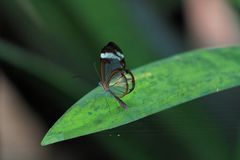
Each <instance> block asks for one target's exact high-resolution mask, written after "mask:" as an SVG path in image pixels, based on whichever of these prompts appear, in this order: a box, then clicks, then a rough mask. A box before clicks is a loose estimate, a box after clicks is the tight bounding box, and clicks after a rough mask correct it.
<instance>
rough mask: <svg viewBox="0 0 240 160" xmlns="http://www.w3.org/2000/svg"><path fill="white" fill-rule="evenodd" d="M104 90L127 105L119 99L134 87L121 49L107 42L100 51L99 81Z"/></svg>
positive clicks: (121, 102)
mask: <svg viewBox="0 0 240 160" xmlns="http://www.w3.org/2000/svg"><path fill="white" fill-rule="evenodd" d="M99 84H100V85H101V86H102V87H103V89H104V90H105V91H106V92H109V93H110V94H111V95H112V96H113V97H114V98H115V99H116V100H117V101H118V103H119V104H120V106H122V107H123V108H125V109H127V108H128V105H127V104H126V103H125V102H123V101H122V100H121V98H122V97H124V96H125V95H127V94H129V93H130V92H132V91H133V89H134V88H135V80H134V76H133V74H132V72H131V71H130V70H129V69H127V68H126V62H125V58H124V55H123V53H122V50H121V49H120V48H119V47H118V46H117V45H116V44H115V43H114V42H109V43H108V44H107V45H106V46H105V47H103V49H102V50H101V53H100V82H99Z"/></svg>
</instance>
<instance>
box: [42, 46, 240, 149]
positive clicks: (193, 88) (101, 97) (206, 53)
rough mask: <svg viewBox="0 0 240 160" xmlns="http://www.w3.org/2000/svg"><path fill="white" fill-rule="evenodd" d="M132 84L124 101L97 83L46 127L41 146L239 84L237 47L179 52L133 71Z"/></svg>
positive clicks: (239, 66)
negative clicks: (51, 125) (122, 106)
mask: <svg viewBox="0 0 240 160" xmlns="http://www.w3.org/2000/svg"><path fill="white" fill-rule="evenodd" d="M133 74H134V75H135V78H136V88H135V90H134V91H133V92H132V93H130V94H129V95H127V96H125V97H124V98H122V99H123V101H125V102H126V103H127V104H128V105H129V109H127V110H125V109H123V108H121V107H120V106H119V104H118V103H117V102H116V100H115V99H114V98H112V97H111V96H109V94H108V93H107V92H104V91H103V89H102V88H101V87H97V88H96V89H94V90H93V91H91V92H89V93H88V94H87V95H85V96H84V97H83V98H81V99H80V100H79V101H78V102H76V103H75V104H74V105H73V106H72V107H71V108H70V109H69V110H68V111H67V112H66V113H65V114H64V115H63V116H62V117H61V118H60V119H59V120H58V121H57V122H56V124H55V125H54V126H53V127H52V128H51V129H50V130H49V131H48V133H47V134H46V136H45V137H44V139H43V141H42V143H41V144H42V145H48V144H51V143H55V142H59V141H63V140H67V139H70V138H74V137H78V136H83V135H87V134H90V133H94V132H98V131H102V130H106V129H111V128H114V127H117V126H120V125H124V124H127V123H130V122H133V121H135V120H138V119H140V118H143V117H146V116H148V115H151V114H154V113H157V112H159V111H162V110H165V109H167V108H171V107H174V106H176V105H178V104H181V103H184V102H187V101H190V100H193V99H196V98H198V97H202V96H205V95H208V94H210V93H215V92H219V91H221V90H224V89H227V88H231V87H234V86H239V85H240V47H230V48H219V49H204V50H197V51H192V52H188V53H185V54H179V55H176V56H173V57H170V58H167V59H164V60H160V61H157V62H154V63H151V64H148V65H145V66H143V67H140V68H138V69H135V70H133Z"/></svg>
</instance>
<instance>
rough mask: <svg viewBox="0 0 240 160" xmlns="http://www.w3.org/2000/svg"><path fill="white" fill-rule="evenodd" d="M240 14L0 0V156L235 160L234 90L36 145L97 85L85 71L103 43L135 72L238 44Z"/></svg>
mask: <svg viewBox="0 0 240 160" xmlns="http://www.w3.org/2000/svg"><path fill="white" fill-rule="evenodd" d="M239 11H240V2H239V1H238V0H231V1H230V0H201V1H199V0H182V1H180V0H176V1H158V0H149V1H148V0H131V1H127V0H122V1H120V0H119V1H113V0H105V1H97V0H96V1H94V0H92V1H89V0H70V1H67V0H59V1H54V0H12V1H9V0H1V1H0V107H1V111H0V117H1V120H0V122H1V126H0V127H1V128H0V136H1V137H0V138H1V139H0V145H1V146H0V156H1V157H0V158H1V159H3V160H15V159H16V160H28V159H29V160H31V159H34V160H35V159H41V160H42V159H59V160H61V159H69V160H76V159H137V160H142V159H143V160H145V159H150V160H151V159H168V160H175V159H179V160H180V159H184V160H188V159H189V160H214V159H216V160H221V159H222V160H237V159H240V126H239V122H240V116H239V115H240V109H239V107H240V99H239V95H240V88H239V87H237V88H233V89H229V90H226V91H223V92H220V93H216V94H213V95H210V96H207V97H204V98H200V99H197V100H194V101H192V102H189V103H185V104H183V105H180V106H178V107H175V108H173V109H169V110H166V111H163V112H160V113H158V114H155V115H152V116H149V117H146V118H144V119H141V120H138V121H136V122H133V123H130V124H128V125H124V126H121V127H118V128H115V129H111V130H107V131H103V132H100V133H95V134H92V135H88V136H83V137H80V138H75V139H72V140H68V141H64V142H60V143H56V144H53V145H50V146H46V147H41V146H40V141H41V139H42V138H43V136H44V134H45V133H46V132H47V130H48V129H49V128H50V127H51V126H52V125H53V124H54V122H55V121H56V120H57V119H58V118H59V117H60V116H61V115H62V114H63V113H64V112H65V111H66V110H67V109H68V108H69V107H70V106H71V105H72V104H73V103H74V102H76V101H77V100H78V99H80V98H81V97H82V96H83V95H84V94H86V93H88V92H89V91H90V90H92V89H93V88H95V87H96V86H97V85H98V76H97V74H96V72H95V70H94V67H93V64H94V63H97V65H98V64H99V62H98V60H99V51H100V50H101V48H102V47H103V46H104V45H105V44H106V43H107V42H108V41H114V42H116V43H117V44H118V45H119V46H120V47H121V48H122V50H123V51H124V54H125V56H126V57H127V58H126V61H127V64H128V66H129V67H130V68H131V69H134V68H136V67H139V66H141V65H143V64H146V63H150V62H152V61H154V60H158V59H163V58H165V57H169V56H171V55H174V54H177V53H180V52H184V51H187V50H191V49H196V48H204V47H216V46H221V47H222V46H228V45H234V44H238V43H239V42H240V28H239V25H240V23H239ZM239 61H240V60H239ZM76 75H77V76H78V78H74V77H75V76H76ZM163 94H164V93H163Z"/></svg>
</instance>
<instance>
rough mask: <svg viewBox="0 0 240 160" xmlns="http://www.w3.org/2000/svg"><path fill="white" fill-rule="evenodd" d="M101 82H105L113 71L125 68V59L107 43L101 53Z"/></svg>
mask: <svg viewBox="0 0 240 160" xmlns="http://www.w3.org/2000/svg"><path fill="white" fill-rule="evenodd" d="M100 62H101V68H100V73H101V77H100V78H101V82H102V83H104V82H107V81H108V80H109V79H110V77H111V74H112V72H113V71H114V70H118V69H121V68H125V59H124V56H123V54H122V51H121V49H120V48H119V47H118V46H117V45H116V44H115V43H113V42H109V43H108V44H107V45H106V46H105V47H104V48H103V49H102V51H101V54H100Z"/></svg>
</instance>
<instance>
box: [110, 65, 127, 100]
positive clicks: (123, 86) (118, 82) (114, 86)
mask: <svg viewBox="0 0 240 160" xmlns="http://www.w3.org/2000/svg"><path fill="white" fill-rule="evenodd" d="M108 85H109V90H110V91H111V92H112V93H113V94H114V95H115V96H117V97H119V98H121V97H123V96H124V95H126V94H127V92H128V83H127V78H126V77H125V75H124V72H123V71H121V70H116V71H114V72H113V74H112V76H111V78H110V80H109V82H108Z"/></svg>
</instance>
